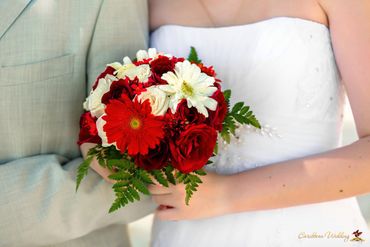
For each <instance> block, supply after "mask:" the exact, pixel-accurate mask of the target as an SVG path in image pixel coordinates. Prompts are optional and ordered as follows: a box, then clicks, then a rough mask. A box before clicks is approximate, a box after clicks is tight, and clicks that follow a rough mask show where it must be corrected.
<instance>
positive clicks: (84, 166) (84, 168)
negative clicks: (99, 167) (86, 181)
mask: <svg viewBox="0 0 370 247" xmlns="http://www.w3.org/2000/svg"><path fill="white" fill-rule="evenodd" d="M93 158H94V157H93V156H88V157H87V159H86V160H84V161H83V162H82V163H81V164H80V165H79V166H78V168H77V178H76V191H77V190H78V188H79V187H80V184H81V181H82V179H83V178H84V177H85V176H86V175H87V172H88V170H89V167H90V164H91V161H92V160H93Z"/></svg>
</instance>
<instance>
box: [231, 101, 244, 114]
mask: <svg viewBox="0 0 370 247" xmlns="http://www.w3.org/2000/svg"><path fill="white" fill-rule="evenodd" d="M243 106H244V102H238V103H236V104H235V105H234V107H233V109H232V110H231V112H232V113H237V112H239V111H240V110H241V109H242V107H243Z"/></svg>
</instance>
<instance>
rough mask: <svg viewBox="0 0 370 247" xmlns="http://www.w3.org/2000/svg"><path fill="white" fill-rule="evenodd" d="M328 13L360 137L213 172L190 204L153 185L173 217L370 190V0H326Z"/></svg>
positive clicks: (176, 190)
mask: <svg viewBox="0 0 370 247" xmlns="http://www.w3.org/2000/svg"><path fill="white" fill-rule="evenodd" d="M320 4H321V5H322V7H323V8H324V9H325V11H326V12H327V14H328V18H329V23H330V30H331V37H332V43H333V48H334V52H335V57H336V61H337V64H338V67H339V70H340V72H341V75H342V78H343V80H344V82H345V85H346V89H347V93H348V96H349V99H350V103H351V106H352V111H353V114H354V117H355V121H356V127H357V132H358V135H359V137H360V139H359V140H358V141H356V142H355V143H353V144H351V145H348V146H346V147H343V148H338V149H336V150H333V151H329V152H326V153H322V154H319V155H314V156H310V157H305V158H302V159H296V160H291V161H286V162H281V163H276V164H273V165H269V166H265V167H260V168H257V169H253V170H250V171H246V172H243V173H240V174H236V175H231V176H219V175H216V174H209V175H208V176H206V177H205V178H204V183H203V184H202V185H201V186H200V188H199V190H198V192H197V193H195V194H194V196H193V198H192V199H191V201H190V204H191V206H190V207H189V206H185V205H184V192H183V190H184V188H183V187H182V186H180V185H178V186H173V187H170V188H168V189H167V188H162V187H160V186H150V190H151V191H152V193H153V194H159V195H154V196H153V199H154V200H155V201H156V202H157V203H158V204H164V205H170V206H173V207H174V208H172V209H162V210H158V217H160V218H162V219H167V220H178V219H194V218H204V217H211V216H216V215H222V214H226V213H234V212H242V211H251V210H263V209H274V208H283V207H290V206H295V205H302V204H308V203H317V202H323V201H330V200H337V199H342V198H346V197H351V196H356V195H360V194H364V193H368V192H370V109H369V106H370V2H369V1H368V0H358V1H349V0H321V1H320Z"/></svg>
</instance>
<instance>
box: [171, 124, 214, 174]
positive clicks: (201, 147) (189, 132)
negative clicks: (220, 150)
mask: <svg viewBox="0 0 370 247" xmlns="http://www.w3.org/2000/svg"><path fill="white" fill-rule="evenodd" d="M216 140H217V132H216V130H215V129H213V128H211V127H209V126H207V125H205V124H200V125H191V126H189V127H188V128H187V129H186V130H185V131H184V132H182V133H181V134H180V136H179V138H177V139H176V140H174V141H171V142H170V150H171V161H172V165H173V166H174V167H175V168H177V169H178V170H180V171H181V172H184V173H189V172H192V171H195V170H199V169H201V168H202V167H203V166H205V165H206V164H207V161H208V160H209V158H210V157H211V156H212V153H213V149H214V147H215V144H216Z"/></svg>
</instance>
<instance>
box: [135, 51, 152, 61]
mask: <svg viewBox="0 0 370 247" xmlns="http://www.w3.org/2000/svg"><path fill="white" fill-rule="evenodd" d="M136 58H137V60H138V61H142V60H144V59H147V58H149V55H148V52H147V51H145V50H139V51H138V52H137V53H136Z"/></svg>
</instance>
